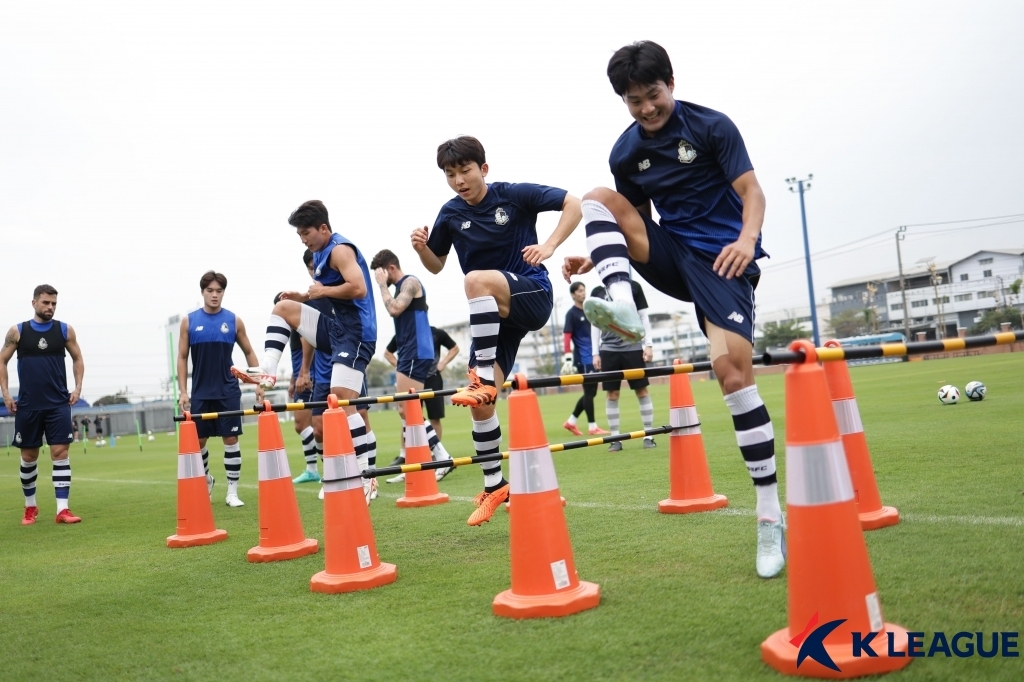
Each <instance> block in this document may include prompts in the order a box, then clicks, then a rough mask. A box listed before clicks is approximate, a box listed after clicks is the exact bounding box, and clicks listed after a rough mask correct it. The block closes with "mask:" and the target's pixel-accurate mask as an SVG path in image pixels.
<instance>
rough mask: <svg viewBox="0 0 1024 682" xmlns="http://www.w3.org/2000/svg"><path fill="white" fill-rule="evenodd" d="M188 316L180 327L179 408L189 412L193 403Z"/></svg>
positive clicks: (182, 320)
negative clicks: (190, 380)
mask: <svg viewBox="0 0 1024 682" xmlns="http://www.w3.org/2000/svg"><path fill="white" fill-rule="evenodd" d="M188 349H189V345H188V315H185V316H184V317H182V318H181V326H180V327H178V406H179V407H180V408H181V411H182V412H188V411H189V408H190V407H191V406H192V405H191V403H192V401H191V400H189V397H188Z"/></svg>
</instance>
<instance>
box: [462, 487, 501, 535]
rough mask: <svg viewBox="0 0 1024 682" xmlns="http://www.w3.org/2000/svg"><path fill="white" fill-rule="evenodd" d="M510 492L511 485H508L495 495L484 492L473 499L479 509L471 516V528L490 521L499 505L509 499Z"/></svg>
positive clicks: (499, 489)
mask: <svg viewBox="0 0 1024 682" xmlns="http://www.w3.org/2000/svg"><path fill="white" fill-rule="evenodd" d="M509 490H510V487H509V484H508V483H506V484H505V485H503V486H501V487H500V488H498V489H497V490H495V491H494V492H493V493H488V492H483V493H480V494H479V495H477V496H476V497H475V498H473V504H475V505H477V508H476V509H475V510H474V511H473V513H472V514H471V515H470V517H469V521H467V523H468V524H469V525H471V526H479V525H481V524H483V523H486V522H487V521H490V520H491V517H492V516H494V510H495V509H497V508H498V505H500V504H501V503H502V502H504V501H505V500H507V499H508V493H509Z"/></svg>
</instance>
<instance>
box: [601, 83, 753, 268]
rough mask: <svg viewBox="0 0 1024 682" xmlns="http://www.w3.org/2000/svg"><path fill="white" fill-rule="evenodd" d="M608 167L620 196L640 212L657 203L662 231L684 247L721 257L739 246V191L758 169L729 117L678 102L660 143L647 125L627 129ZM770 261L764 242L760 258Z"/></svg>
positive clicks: (741, 221)
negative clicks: (748, 175) (738, 180)
mask: <svg viewBox="0 0 1024 682" xmlns="http://www.w3.org/2000/svg"><path fill="white" fill-rule="evenodd" d="M608 162H609V164H610V165H611V171H612V175H613V176H614V177H615V189H616V190H617V191H618V192H619V194H622V195H623V196H624V197H626V199H628V200H629V202H630V203H631V204H633V205H634V206H640V205H643V204H646V203H647V200H648V199H650V200H651V201H652V202H653V203H654V208H655V209H657V211H658V215H659V216H660V217H661V226H662V227H663V228H665V229H666V230H668V231H669V232H671V233H672V234H674V235H677V236H679V237H680V238H681V239H682V241H683V243H685V244H687V245H689V246H692V247H693V248H697V249H700V250H702V251H709V252H711V253H714V254H716V255H717V254H718V253H719V252H720V251H721V250H722V249H723V248H724V247H726V246H728V245H729V244H731V243H733V242H734V241H736V240H737V239H738V238H739V235H740V231H741V230H742V229H743V202H742V201H741V200H740V197H739V195H738V194H736V190H734V189H733V188H732V183H733V181H735V180H736V178H738V177H740V176H741V175H743V174H744V173H746V172H747V171H750V170H753V168H754V166H753V165H752V164H751V163H750V157H749V156H747V148H746V145H745V144H744V143H743V137H741V136H740V131H739V129H737V128H736V124H734V123H733V122H732V121H731V120H729V117H728V116H726V115H725V114H722V113H720V112H717V111H715V110H714V109H708V108H707V107H702V106H699V105H697V104H691V103H690V102H680V101H676V110H675V113H674V114H673V115H672V116H671V117H670V118H669V120H668V121H667V122H666V123H665V126H664V127H663V128H662V129H661V130H659V131H658V132H657V133H655V134H654V136H653V137H649V136H648V135H647V134H646V133H644V132H643V129H642V128H641V127H640V124H639V123H636V122H634V123H633V124H632V125H631V126H629V127H628V128H626V132H624V133H622V135H621V136H619V139H618V140H617V141H616V142H615V146H614V147H612V153H611V157H610V158H609V161H608ZM766 255H768V254H766V253H765V252H764V251H762V250H761V236H760V235H758V237H757V244H756V246H755V248H754V258H761V257H763V256H766Z"/></svg>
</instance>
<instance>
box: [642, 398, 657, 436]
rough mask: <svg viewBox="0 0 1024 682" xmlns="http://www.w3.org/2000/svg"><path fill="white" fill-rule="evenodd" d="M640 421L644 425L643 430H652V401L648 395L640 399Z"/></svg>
mask: <svg viewBox="0 0 1024 682" xmlns="http://www.w3.org/2000/svg"><path fill="white" fill-rule="evenodd" d="M640 421H642V422H643V423H644V430H645V431H646V430H647V429H653V428H654V401H653V400H651V396H650V394H647V395H645V396H644V397H643V398H640Z"/></svg>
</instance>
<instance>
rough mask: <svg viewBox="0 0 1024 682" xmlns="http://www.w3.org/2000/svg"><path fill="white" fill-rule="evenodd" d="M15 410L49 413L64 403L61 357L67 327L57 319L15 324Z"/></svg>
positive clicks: (65, 387)
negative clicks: (16, 389)
mask: <svg viewBox="0 0 1024 682" xmlns="http://www.w3.org/2000/svg"><path fill="white" fill-rule="evenodd" d="M18 333H19V334H20V335H21V338H20V339H19V340H18V409H19V410H24V411H26V412H32V411H35V410H49V409H52V408H54V407H61V406H63V405H67V404H68V400H69V399H70V398H71V394H70V393H69V392H68V371H67V367H65V365H64V355H65V349H66V344H67V340H68V325H67V324H65V323H64V322H59V321H57V320H50V321H49V322H42V323H39V322H36V321H35V320H29V321H28V322H21V323H19V324H18Z"/></svg>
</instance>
